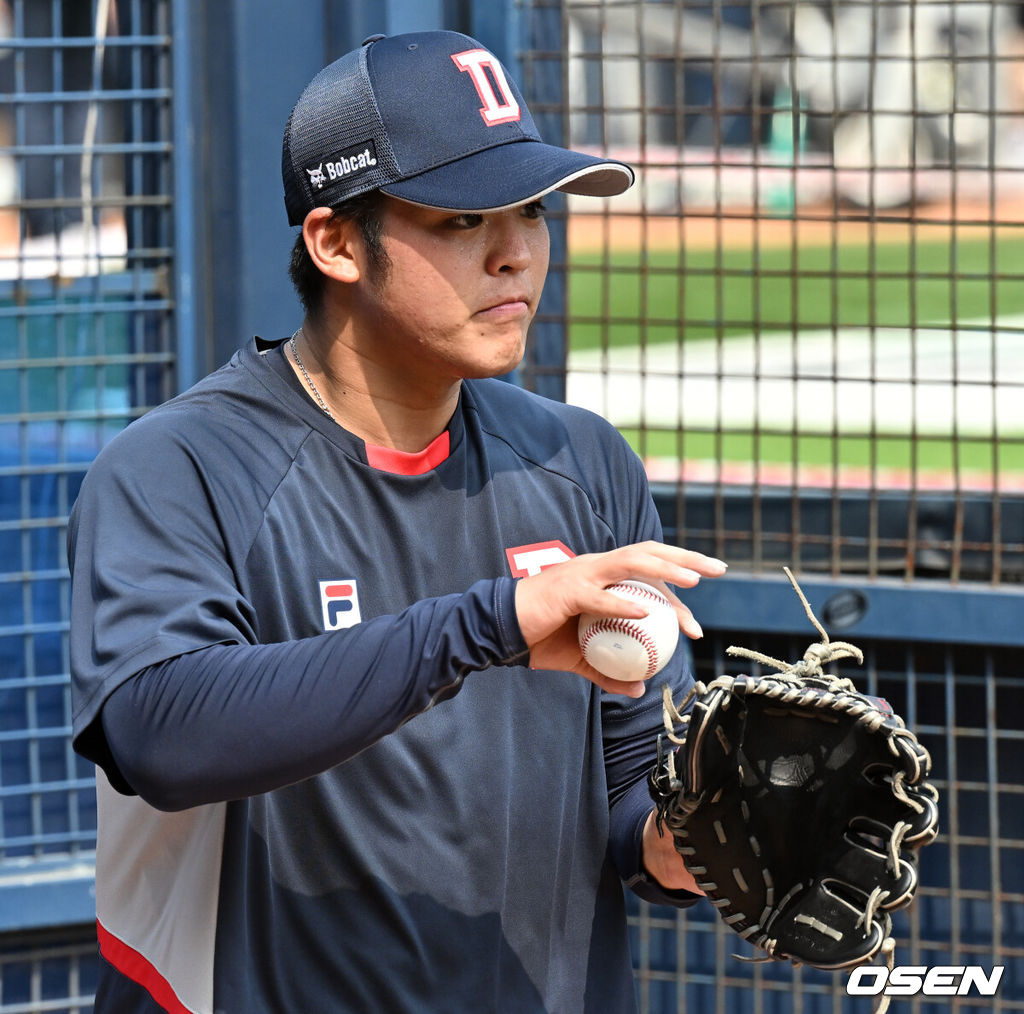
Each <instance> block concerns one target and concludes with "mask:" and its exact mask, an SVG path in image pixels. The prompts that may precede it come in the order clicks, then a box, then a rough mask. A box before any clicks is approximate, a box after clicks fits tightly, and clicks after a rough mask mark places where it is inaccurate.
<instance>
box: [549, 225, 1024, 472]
mask: <svg viewBox="0 0 1024 1014" xmlns="http://www.w3.org/2000/svg"><path fill="white" fill-rule="evenodd" d="M569 293H570V319H571V321H572V324H571V328H570V337H569V341H570V347H571V349H573V350H586V349H594V348H607V347H614V346H628V345H636V344H640V343H645V344H654V343H661V342H672V343H678V342H694V341H707V340H725V341H728V340H729V337H730V336H735V335H750V334H751V333H754V332H773V331H775V332H777V331H784V332H791V331H792V330H793V329H796V330H820V329H830V328H840V327H858V326H861V327H866V326H878V327H895V328H908V329H909V328H912V327H926V326H936V325H937V326H940V327H943V326H945V327H951V326H955V325H961V326H963V325H968V324H974V325H978V324H979V323H980V324H981V326H989V325H991V324H994V323H995V322H997V321H998V320H999V319H1000V318H1006V317H1010V316H1013V315H1020V314H1024V236H1022V235H1010V236H1000V237H999V238H996V239H986V238H977V239H975V238H972V239H966V240H959V241H957V242H955V243H950V242H948V241H942V242H918V243H915V244H907V243H878V244H875V245H867V244H859V245H853V244H851V245H842V246H837V247H830V246H805V247H801V248H798V249H796V250H794V249H792V248H774V247H769V248H762V249H761V250H759V251H757V252H756V255H755V252H754V251H752V250H747V249H728V248H726V249H721V250H712V249H698V250H693V251H678V252H677V251H671V250H669V251H665V250H654V251H650V252H646V253H644V254H642V255H639V254H637V253H636V252H635V251H633V252H629V251H625V252H620V253H614V254H613V255H612V257H611V259H610V260H606V259H604V258H603V257H602V256H601V255H600V254H596V253H595V254H579V255H576V256H574V258H573V261H572V265H571V268H570V285H569ZM1021 341H1022V342H1024V335H1022V337H1021ZM1019 379H1021V378H1018V380H1019ZM623 432H624V434H625V436H626V437H627V439H629V441H630V442H631V443H632V445H633V446H634V448H635V449H636V450H637V451H638V452H639V453H640V454H642V455H643V456H644V457H659V458H677V459H680V460H717V461H733V462H751V461H757V462H766V463H776V464H779V465H783V466H787V465H792V464H793V463H796V462H799V463H801V464H810V465H834V466H835V465H838V466H842V467H849V468H865V467H866V468H879V469H894V470H897V471H904V472H917V471H929V472H939V473H946V474H951V473H961V472H965V471H970V472H978V473H987V474H989V475H999V476H1003V475H1006V474H1008V473H1015V474H1021V473H1024V434H1013V435H1010V436H1007V435H1005V434H1003V435H1002V437H1003V438H1002V439H1000V440H998V441H994V440H993V439H991V437H989V438H987V439H986V438H985V437H984V436H974V437H971V438H967V437H964V436H956V437H954V436H953V435H952V433H951V434H950V435H948V436H942V435H931V436H929V437H927V438H922V437H921V436H920V435H918V436H916V437H914V436H912V435H910V434H886V435H884V436H882V435H880V436H878V437H875V438H868V437H864V436H857V437H854V436H850V437H845V436H837V437H832V438H830V437H822V436H803V435H793V434H777V433H776V434H773V433H758V434H752V433H750V432H730V431H728V430H723V431H719V432H704V431H685V432H678V431H667V430H658V429H648V430H645V431H643V432H641V431H639V430H637V429H632V430H623Z"/></svg>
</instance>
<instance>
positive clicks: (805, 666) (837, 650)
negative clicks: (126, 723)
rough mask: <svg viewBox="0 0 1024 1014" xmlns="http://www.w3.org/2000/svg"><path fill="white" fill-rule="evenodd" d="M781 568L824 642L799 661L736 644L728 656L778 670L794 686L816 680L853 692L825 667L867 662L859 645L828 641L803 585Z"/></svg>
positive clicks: (786, 569) (846, 683)
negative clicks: (842, 660) (842, 662)
mask: <svg viewBox="0 0 1024 1014" xmlns="http://www.w3.org/2000/svg"><path fill="white" fill-rule="evenodd" d="M782 569H783V570H784V571H785V572H786V577H788V578H789V583H790V584H791V585H792V586H793V589H794V590H795V591H796V593H797V595H798V596H799V597H800V601H801V602H802V603H803V607H804V612H805V613H806V614H807V618H808V619H809V620H810V621H811V623H812V624H813V625H814V629H815V630H817V631H818V633H819V634H821V640H820V641H819V642H818V643H817V644H812V645H811V646H810V647H809V648H808V649H807V651H805V652H804V657H803V658H802V659H800V661H799V662H783V661H782V660H781V659H777V658H772V657H771V655H765V654H762V653H761V652H760V651H754V650H753V649H751V648H739V647H736V646H735V645H733V646H731V647H729V648H726V649H725V652H726V654H727V655H733V656H738V657H739V658H747V659H750V660H751V661H752V662H760V663H761V664H762V665H768V666H771V667H772V668H773V669H777V670H778V671H779V674H780V675H779V678H780V679H783V680H792V681H793V682H794V683H795V682H797V681H798V680H801V679H805V678H807V677H813V678H816V679H822V680H826V681H828V682H829V683H830V684H831V685H832V686H833V687H835V688H836V689H837V690H838V689H841V690H854V685H853V681H852V680H849V679H843V678H841V677H839V676H834V675H832V674H831V673H826V672H825V671H824V670H823V669H822V666H823V665H826V664H827V663H829V662H834V661H836V660H837V659H840V658H854V659H856V660H857V662H858V663H859V664H862V663H863V662H864V653H863V652H862V651H861V650H860V648H858V647H857V646H856V645H854V644H849V643H847V642H846V641H831V640H829V636H828V633H827V631H826V630H825V628H824V627H823V626H822V625H821V624H820V623H819V622H818V618H817V617H816V616H815V615H814V611H813V610H812V609H811V606H810V603H809V602H808V601H807V596H805V595H804V593H803V591H802V589H801V588H800V585H799V584H797V581H796V578H795V577H793V572H792V571H791V570H790V569H789V567H783V568H782Z"/></svg>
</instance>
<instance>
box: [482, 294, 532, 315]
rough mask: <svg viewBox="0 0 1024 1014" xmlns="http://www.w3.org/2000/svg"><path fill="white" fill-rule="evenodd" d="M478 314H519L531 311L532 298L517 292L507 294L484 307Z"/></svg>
mask: <svg viewBox="0 0 1024 1014" xmlns="http://www.w3.org/2000/svg"><path fill="white" fill-rule="evenodd" d="M477 312H478V314H487V315H492V316H518V315H519V314H523V313H529V312H530V300H529V298H528V297H527V296H524V295H520V294H516V295H513V296H506V297H503V298H502V299H499V300H497V301H496V302H494V303H491V304H489V305H488V306H485V307H482V308H481V309H480V310H479V311H477Z"/></svg>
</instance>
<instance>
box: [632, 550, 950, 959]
mask: <svg viewBox="0 0 1024 1014" xmlns="http://www.w3.org/2000/svg"><path fill="white" fill-rule="evenodd" d="M786 573H787V574H788V575H789V578H790V580H791V581H793V586H794V588H796V591H797V594H798V595H800V598H801V600H802V601H803V602H804V607H805V609H806V610H807V614H808V616H809V617H810V619H811V620H812V622H813V623H814V625H815V626H816V627H817V629H818V631H819V632H820V633H821V634H822V637H823V640H822V642H821V643H820V644H815V645H812V646H811V648H809V649H808V651H807V653H806V655H805V656H804V658H803V660H802V661H800V662H797V663H795V664H789V663H785V662H780V661H778V660H776V659H771V658H768V657H767V656H763V655H760V654H758V653H756V652H750V651H747V650H746V649H742V648H730V649H729V653H730V654H733V655H743V656H745V657H748V658H754V659H756V660H758V661H760V662H763V663H767V664H770V665H772V666H773V667H775V668H777V669H779V670H780V672H779V673H776V674H770V675H763V676H735V677H734V676H720V677H719V678H718V679H715V680H714V681H713V682H711V683H710V684H708V685H706V686H705V685H704V684H703V683H697V684H696V686H695V687H694V689H693V690H692V691H691V693H690V695H688V697H687V699H686V700H684V701H683V702H682V704H681V705H680V706H679V708H676V706H675V705H674V704H673V702H672V698H671V693H670V691H669V688H668V687H666V688H665V725H666V728H667V729H668V738H669V739H670V740H672V742H674V743H676V744H678V746H677V747H676V748H674V749H669V750H665V749H664V747H663V744H662V742H661V741H660V740H659V744H658V762H657V766H656V767H655V768H654V769H653V770H652V772H651V774H650V778H649V784H650V789H651V795H652V797H653V799H654V801H655V803H656V804H657V819H658V826H659V828H661V827H662V826H665V827H667V828H668V829H669V830H670V831H671V833H672V835H673V838H674V843H675V847H676V850H677V851H678V852H679V853H680V854H681V855H682V857H683V861H684V862H685V863H686V867H687V869H689V871H690V872H691V873H692V874H693V876H694V879H695V880H696V881H697V883H698V884H699V886H700V887H701V889H702V890H703V891H704V892H705V894H706V895H707V896H708V898H709V899H710V900H711V902H712V904H713V905H714V906H715V907H716V908H717V909H718V911H719V914H720V916H721V917H722V919H723V920H724V921H725V923H726V924H727V925H729V926H730V927H731V928H732V929H733V930H735V931H736V932H737V933H738V934H739V935H740V936H741V937H743V938H744V939H746V940H749V941H750V942H751V943H752V944H754V945H755V946H757V947H759V948H760V949H762V950H763V951H764V952H765V953H766V955H767V956H768V957H771V958H776V959H778V960H789V961H792V962H793V963H794V964H801V963H803V964H808V965H813V966H815V967H818V968H828V969H837V968H852V967H854V966H855V965H858V964H861V963H863V962H865V961H870V960H871V958H872V957H874V956H875V955H876V954H878V953H879V951H880V950H885V951H891V949H892V946H893V944H892V940H891V937H890V932H891V920H890V916H889V913H890V912H892V911H893V910H895V909H898V908H902V907H903V906H905V905H908V904H909V903H910V901H911V899H912V898H913V895H914V892H915V890H916V889H917V865H916V849H917V848H919V847H920V846H921V845H925V844H927V843H928V842H930V841H931V840H932V839H933V838H934V837H935V834H936V830H937V822H938V809H937V799H938V796H937V793H936V791H935V789H934V787H933V786H932V785H931V784H930V783H929V782H928V781H927V780H926V779H927V776H928V771H929V766H930V759H929V756H928V752H927V751H926V750H925V748H924V747H923V746H921V744H920V743H919V742H918V741H917V737H916V736H915V735H914V734H913V732H911V731H910V730H909V729H907V728H906V727H905V726H904V723H903V721H902V720H901V719H900V718H899V717H898V716H897V715H895V714H893V712H892V710H891V709H890V708H889V707H888V705H886V704H885V702H883V701H879V700H877V699H875V698H871V697H866V696H864V695H862V694H860V693H858V692H857V691H856V690H855V689H854V686H853V684H852V683H851V682H850V681H849V680H846V679H839V678H837V677H834V676H829V675H827V674H825V673H823V672H822V669H821V666H822V664H823V663H825V662H827V661H830V660H832V659H836V658H844V657H847V658H848V657H853V658H856V659H857V661H863V656H862V654H861V652H860V651H859V649H857V648H855V647H854V646H853V645H850V644H846V643H843V642H832V643H831V644H830V643H829V640H828V636H827V635H826V634H825V631H824V630H823V629H822V628H821V626H820V624H818V621H817V620H816V619H815V618H814V616H813V614H812V613H811V611H810V607H809V606H808V605H807V601H806V599H804V596H803V593H802V592H801V591H800V588H799V586H798V585H797V584H796V581H794V580H793V577H792V575H791V574H789V571H788V570H787V571H786ZM691 699H692V700H693V710H692V712H691V714H689V715H685V716H684V715H682V714H681V713H680V712H681V711H682V710H683V709H684V708H685V707H686V705H687V704H688V703H689V701H690V700H691Z"/></svg>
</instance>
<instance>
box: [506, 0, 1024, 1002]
mask: <svg viewBox="0 0 1024 1014" xmlns="http://www.w3.org/2000/svg"><path fill="white" fill-rule="evenodd" d="M1021 11H1022V8H1021V6H1020V5H1019V4H1014V5H1011V4H1000V3H992V2H988V0H978V2H974V0H960V2H942V3H929V2H916V3H907V2H902V0H848V2H844V0H839V2H830V3H793V2H786V3H774V2H770V0H766V2H759V0H741V2H731V0H725V2H722V3H705V2H699V0H694V2H690V0H664V2H658V0H647V2H637V0H628V2H624V0H565V2H560V3H543V2H537V3H533V4H530V5H529V12H530V18H531V20H530V24H531V26H532V27H533V28H534V34H533V35H532V36H531V37H530V44H531V46H532V47H533V48H532V49H530V50H529V51H528V52H527V53H526V54H525V56H524V66H525V68H526V78H527V81H528V82H529V83H530V87H531V92H530V94H531V103H532V105H533V107H534V108H536V106H537V105H538V104H539V105H540V107H541V109H542V110H543V111H545V112H547V113H549V115H550V116H551V117H552V122H555V123H557V124H559V125H560V126H561V129H562V132H563V137H565V138H567V139H569V140H571V141H572V142H573V143H574V144H576V145H582V146H584V147H589V148H591V149H593V150H595V151H600V152H607V153H610V154H613V155H618V156H620V157H623V158H625V159H627V160H629V161H632V162H633V163H634V164H636V165H637V167H638V169H639V183H638V185H637V187H636V188H635V189H634V191H633V192H632V193H631V194H630V195H628V196H627V197H625V198H620V199H618V200H616V201H611V202H608V204H607V205H606V206H605V207H603V208H601V209H599V210H595V209H594V207H593V203H592V202H590V203H588V202H584V201H579V202H570V204H569V206H568V208H567V211H566V221H567V235H568V241H567V244H566V248H565V251H564V256H563V257H562V259H561V260H560V261H559V262H558V264H557V265H556V269H564V284H565V290H566V299H565V306H564V313H562V314H561V320H562V321H564V324H565V329H566V333H567V335H568V340H567V342H566V343H565V355H564V358H563V359H562V360H561V362H559V361H558V357H557V356H554V355H552V354H550V352H547V353H545V354H544V355H542V356H541V358H540V359H539V360H538V361H537V362H536V363H534V364H532V366H531V367H528V368H527V370H526V377H527V382H532V383H535V384H536V386H538V387H539V388H541V389H542V390H543V389H547V390H550V389H551V386H552V382H553V380H554V381H561V382H564V392H565V396H566V398H567V399H568V400H569V401H572V402H575V403H577V404H581V405H585V406H587V407H590V408H592V409H594V410H595V411H597V412H599V413H601V414H603V415H605V416H606V417H607V418H609V419H611V420H612V421H613V422H615V423H616V424H617V425H618V426H619V427H620V428H621V429H622V431H623V432H624V433H625V434H626V436H627V437H628V438H629V439H630V440H631V441H632V443H633V445H634V447H635V448H636V450H637V451H638V453H639V454H640V455H641V456H642V457H643V458H644V460H645V462H646V464H647V468H648V472H649V474H650V476H651V478H652V479H653V480H654V482H655V489H656V494H657V499H658V503H659V508H660V510H661V514H662V518H663V521H664V523H665V529H666V535H667V537H668V538H669V539H670V540H672V541H677V542H681V543H684V544H686V545H689V546H692V547H693V548H697V549H702V550H704V551H707V552H712V553H714V554H715V555H719V556H722V557H723V558H724V559H726V560H728V561H730V564H731V569H730V576H729V577H728V578H726V579H723V580H722V581H721V582H714V583H713V584H714V585H715V587H708V588H704V587H702V588H700V589H698V590H697V592H696V593H694V594H693V596H692V602H693V605H694V608H695V610H696V611H697V613H698V616H699V618H700V620H701V623H702V625H703V626H704V629H705V630H706V631H707V632H708V636H706V637H705V639H704V641H702V642H699V643H698V644H697V645H696V649H695V650H696V657H697V666H698V671H699V674H700V675H702V676H704V677H705V678H710V677H712V676H714V675H715V674H716V673H717V672H720V671H722V668H723V667H724V666H725V665H726V664H727V663H726V656H725V647H726V646H728V645H729V644H741V645H745V646H748V647H757V648H760V650H762V651H765V652H767V653H768V654H770V655H773V656H774V657H779V658H792V659H799V658H800V657H802V655H803V652H804V650H805V649H806V647H807V644H809V643H810V642H811V641H813V640H815V639H816V636H815V634H814V632H813V630H812V629H811V628H810V626H809V624H807V622H806V618H805V617H804V616H803V614H802V612H801V611H800V610H799V609H798V608H796V609H795V611H790V603H789V601H788V599H789V596H790V595H791V593H790V592H789V590H788V588H789V586H788V584H785V583H784V582H783V580H782V579H781V573H780V571H781V567H782V566H783V565H788V566H790V567H792V568H793V569H794V570H795V571H796V572H797V573H798V574H799V575H800V576H801V579H802V583H803V584H804V587H805V590H807V591H808V592H809V597H810V599H811V602H812V605H813V606H814V608H815V610H816V612H817V615H818V616H819V617H821V618H822V620H823V621H824V622H825V623H826V625H827V626H829V627H830V628H831V629H832V631H833V632H835V633H837V634H840V635H841V636H842V637H843V638H844V639H846V640H852V641H853V642H854V643H857V644H858V645H860V646H861V647H862V648H863V649H864V650H865V653H866V664H865V666H864V667H863V668H862V669H844V670H843V675H847V676H850V677H851V678H853V679H854V680H855V681H856V682H857V684H858V686H860V687H862V688H864V689H865V690H867V691H868V692H870V693H875V694H882V695H884V696H886V697H887V698H888V699H889V700H890V701H892V703H893V704H894V705H895V707H896V708H897V710H898V711H900V712H901V713H903V714H904V715H905V716H906V717H907V719H908V721H909V722H910V724H911V725H912V726H913V727H914V728H915V729H916V730H917V731H918V732H919V733H920V735H921V737H922V739H923V741H924V742H925V743H926V745H927V746H928V747H929V749H930V750H931V753H932V756H933V760H934V766H935V777H936V782H937V784H938V786H939V787H940V789H941V792H942V807H941V811H942V820H941V835H940V838H939V841H938V843H937V844H935V845H933V846H931V847H929V848H928V849H926V850H924V852H923V855H922V868H921V879H922V885H923V886H922V888H921V891H920V894H919V897H918V899H917V901H916V903H915V905H914V907H913V908H912V909H911V910H910V912H909V914H905V915H904V916H901V918H900V919H899V920H898V921H897V924H896V934H897V950H896V955H895V958H896V961H897V963H898V964H903V965H920V966H937V965H947V966H966V965H971V964H977V965H980V966H983V967H984V968H985V969H986V970H987V971H989V972H990V971H992V970H993V969H995V968H996V967H997V966H1004V969H1005V970H1004V973H1003V977H1002V980H1001V982H1000V986H999V989H998V991H997V993H996V995H995V996H982V995H980V994H978V993H977V991H968V992H965V994H964V995H960V996H953V997H943V998H941V999H940V1000H936V999H932V1000H929V999H927V998H924V997H920V996H918V997H914V998H908V997H902V998H893V1004H892V1007H891V1008H890V1009H892V1010H894V1011H902V1010H915V1011H921V1010H923V1011H929V1012H930V1011H933V1010H934V1011H938V1010H943V1011H945V1010H949V1009H968V1008H970V1009H979V1010H986V1011H997V1010H998V1011H1004V1010H1020V1009H1024V960H1022V959H1024V927H1022V920H1024V905H1022V903H1024V893H1022V891H1024V883H1022V882H1021V876H1020V871H1021V869H1022V868H1024V865H1022V859H1024V856H1022V852H1021V850H1022V849H1024V817H1022V812H1021V807H1020V805H1019V804H1020V799H1021V792H1022V791H1024V783H1022V780H1021V776H1020V757H1021V745H1022V738H1024V700H1022V698H1021V690H1022V685H1021V679H1020V672H1021V663H1022V660H1024V651H1022V646H1024V634H1022V628H1021V624H1020V617H1021V615H1024V612H1022V606H1024V599H1022V598H1021V596H1020V589H1019V584H1020V582H1021V579H1022V577H1024V497H1022V493H1024V415H1022V409H1021V407H1022V405H1024V399H1022V395H1024V386H1022V385H1024V285H1022V282H1024V74H1022V71H1021V60H1020V55H1021V53H1022V51H1024V48H1022V43H1021V38H1022V29H1021V24H1022V17H1021ZM556 26H557V32H555V31H554V30H553V29H554V28H555V27H556ZM555 38H559V39H560V40H561V45H560V46H559V47H557V49H558V52H553V51H552V50H553V49H555V48H556V47H555V46H554V44H553V43H552V41H551V40H552V39H555ZM556 67H557V73H556V71H555V68H556ZM546 100H547V102H546ZM552 316H553V318H554V317H558V316H559V313H558V311H554V312H553V313H552ZM542 333H543V332H542ZM542 351H543V350H542ZM560 371H561V372H560ZM728 664H729V666H730V669H734V668H735V666H736V663H735V662H731V663H728ZM633 928H634V944H635V948H636V953H635V959H636V965H637V970H638V981H639V991H640V998H641V1005H642V1009H643V1010H644V1011H657V1012H662V1011H676V1010H684V1009H685V1010H687V1011H700V1012H701V1014H704V1012H712V1011H713V1012H723V1014H733V1012H746V1011H752V1012H755V1011H756V1012H762V1011H772V1012H787V1014H788V1012H803V1014H806V1012H811V1011H814V1012H817V1011H838V1010H844V1011H846V1010H849V1011H851V1012H852V1011H861V1010H868V1009H870V1001H869V1000H867V999H865V998H857V999H856V1000H854V999H853V998H850V997H847V996H846V994H845V985H846V981H847V978H848V977H847V976H844V975H841V974H840V975H835V976H832V975H825V974H823V973H815V972H813V971H809V970H806V969H802V970H793V969H790V968H788V967H782V968H780V967H779V966H775V965H769V966H764V965H761V964H754V965H751V964H747V963H744V962H742V961H737V960H735V959H734V958H733V957H732V954H733V952H734V951H740V952H741V953H745V954H747V955H748V956H749V948H747V949H744V948H743V947H742V945H741V943H739V942H737V941H736V940H735V939H734V938H733V937H732V934H730V933H729V931H728V930H726V929H725V928H724V927H723V926H721V925H720V923H719V921H718V919H717V917H716V916H715V914H714V912H713V911H712V910H711V909H710V908H709V907H701V906H698V907H697V908H694V909H691V910H689V911H687V912H685V913H682V914H679V913H675V912H673V911H671V910H661V909H652V908H650V907H648V906H646V905H642V904H634V919H633ZM958 981H959V980H958Z"/></svg>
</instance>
